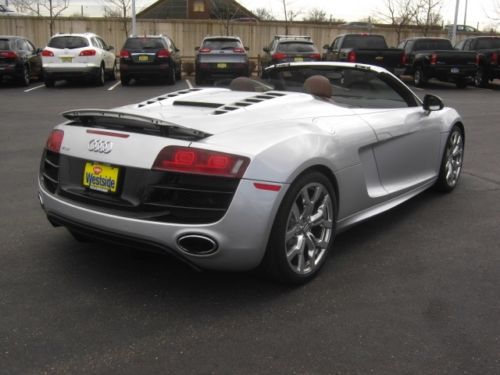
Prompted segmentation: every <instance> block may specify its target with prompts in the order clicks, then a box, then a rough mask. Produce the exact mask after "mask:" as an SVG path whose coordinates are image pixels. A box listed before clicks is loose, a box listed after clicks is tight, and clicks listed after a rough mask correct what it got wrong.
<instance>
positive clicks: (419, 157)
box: [355, 73, 440, 194]
mask: <svg viewBox="0 0 500 375" xmlns="http://www.w3.org/2000/svg"><path fill="white" fill-rule="evenodd" d="M359 78H360V79H361V80H362V85H363V88H358V89H356V90H357V91H358V92H359V93H360V94H359V95H360V96H363V103H360V105H362V106H363V108H357V109H355V112H356V113H357V114H358V115H359V116H360V117H361V118H362V119H363V120H364V121H366V122H367V123H368V124H369V125H370V126H371V127H372V129H373V131H374V132H375V134H376V137H377V142H376V143H375V144H374V145H373V153H374V156H375V160H376V164H377V169H378V172H379V177H380V181H381V184H382V186H383V188H384V189H385V190H386V191H387V193H388V194H393V193H398V192H404V191H406V190H408V189H412V188H414V187H417V186H419V185H421V184H424V183H426V182H428V181H430V180H432V179H433V178H435V177H436V176H437V174H438V172H439V165H440V163H439V159H440V156H439V147H440V133H439V127H438V126H437V125H438V124H439V122H440V114H439V111H438V112H428V111H425V110H424V109H423V108H422V106H421V105H420V103H419V102H418V101H417V100H416V99H415V97H414V96H413V94H412V93H411V91H409V90H408V89H406V88H405V87H404V86H403V85H401V84H400V83H399V82H398V81H397V80H396V79H394V78H392V77H391V76H389V75H388V74H385V75H384V76H382V77H381V76H379V75H375V74H373V73H370V74H365V75H364V77H363V76H362V75H360V76H359ZM364 103H365V104H364Z"/></svg>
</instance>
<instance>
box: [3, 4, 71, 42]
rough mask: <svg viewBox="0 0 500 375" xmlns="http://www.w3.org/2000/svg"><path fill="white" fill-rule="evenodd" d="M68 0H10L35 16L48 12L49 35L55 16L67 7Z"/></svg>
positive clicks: (52, 29) (52, 30)
mask: <svg viewBox="0 0 500 375" xmlns="http://www.w3.org/2000/svg"><path fill="white" fill-rule="evenodd" d="M69 3H70V0H11V4H12V5H13V6H15V8H16V9H19V10H20V9H23V10H24V11H29V12H31V13H33V14H35V15H37V16H42V15H43V14H44V13H46V12H47V13H48V14H49V29H50V35H54V23H55V20H56V18H57V17H59V16H60V15H61V13H62V12H64V11H65V10H66V9H68V6H69Z"/></svg>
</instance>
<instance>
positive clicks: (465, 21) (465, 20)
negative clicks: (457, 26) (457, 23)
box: [464, 0, 468, 26]
mask: <svg viewBox="0 0 500 375" xmlns="http://www.w3.org/2000/svg"><path fill="white" fill-rule="evenodd" d="M467 2H468V0H465V14H464V26H465V25H467Z"/></svg>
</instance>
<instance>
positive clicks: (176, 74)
mask: <svg viewBox="0 0 500 375" xmlns="http://www.w3.org/2000/svg"><path fill="white" fill-rule="evenodd" d="M177 68H178V69H177V71H176V73H175V79H177V80H178V81H180V80H181V79H182V66H181V64H179V65H178V67H177Z"/></svg>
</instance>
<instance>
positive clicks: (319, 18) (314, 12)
mask: <svg viewBox="0 0 500 375" xmlns="http://www.w3.org/2000/svg"><path fill="white" fill-rule="evenodd" d="M330 18H332V16H330ZM304 21H307V22H328V17H327V16H326V12H325V11H324V10H321V9H319V8H313V9H311V10H310V11H309V13H308V14H307V16H305V17H304Z"/></svg>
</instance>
